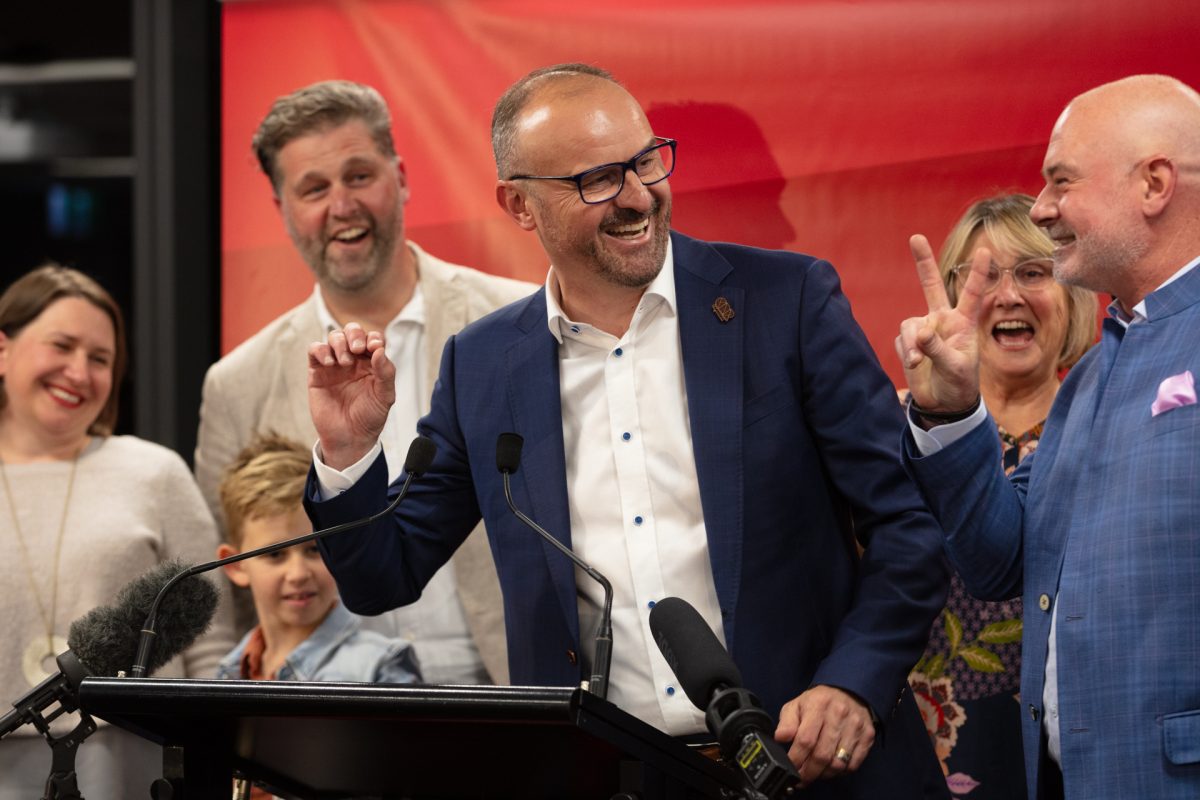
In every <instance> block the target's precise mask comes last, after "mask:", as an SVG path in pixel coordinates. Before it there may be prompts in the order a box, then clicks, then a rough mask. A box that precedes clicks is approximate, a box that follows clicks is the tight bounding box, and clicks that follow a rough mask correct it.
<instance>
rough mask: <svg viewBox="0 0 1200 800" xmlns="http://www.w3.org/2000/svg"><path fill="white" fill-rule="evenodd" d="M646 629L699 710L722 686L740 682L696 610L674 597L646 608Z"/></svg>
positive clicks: (718, 641) (717, 642) (732, 666)
mask: <svg viewBox="0 0 1200 800" xmlns="http://www.w3.org/2000/svg"><path fill="white" fill-rule="evenodd" d="M650 632H651V633H652V634H654V641H655V642H657V643H658V649H659V650H661V651H662V654H663V658H665V659H666V660H667V664H668V665H670V667H671V671H672V672H674V673H675V677H676V678H678V679H679V685H680V686H681V687H683V691H684V693H685V694H686V695H687V696H688V699H689V700H691V701H692V705H694V706H696V708H698V709H700V710H701V711H703V710H705V709H706V708H708V703H709V700H711V699H712V696H713V693H714V692H715V691H717V689H719V688H721V687H722V686H741V685H742V674H741V672H739V671H738V668H737V665H736V664H734V663H733V659H732V658H730V657H729V653H728V652H727V651H726V650H725V647H724V646H723V645H722V644H721V640H720V639H718V638H717V635H716V634H715V633H713V632H712V628H710V627H708V623H707V622H705V621H704V618H703V617H701V616H700V612H699V611H697V610H696V609H694V608H692V606H691V605H690V604H689V603H688V602H687V601H686V600H681V599H679V598H678V597H664V598H663V599H662V600H659V601H658V602H657V603H655V604H654V608H652V609H650Z"/></svg>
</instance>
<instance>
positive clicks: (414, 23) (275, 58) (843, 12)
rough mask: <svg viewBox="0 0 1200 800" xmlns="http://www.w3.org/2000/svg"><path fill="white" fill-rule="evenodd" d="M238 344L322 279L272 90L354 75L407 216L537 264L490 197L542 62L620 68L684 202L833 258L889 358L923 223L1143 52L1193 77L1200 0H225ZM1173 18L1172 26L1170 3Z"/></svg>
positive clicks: (1142, 60)
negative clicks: (672, 146)
mask: <svg viewBox="0 0 1200 800" xmlns="http://www.w3.org/2000/svg"><path fill="white" fill-rule="evenodd" d="M222 8H223V33H224V53H223V69H224V73H223V96H222V109H223V122H222V148H223V162H222V236H223V242H222V252H223V265H222V308H223V319H222V348H223V350H228V349H229V348H231V347H232V346H234V345H236V344H237V343H238V342H240V341H242V340H243V339H245V338H246V337H247V336H249V335H250V334H252V333H253V332H254V331H256V330H257V329H258V328H260V327H261V326H262V325H263V324H265V323H266V322H267V321H269V320H270V319H272V318H273V317H275V316H276V315H278V314H279V313H281V312H282V311H284V310H285V309H287V308H288V307H290V306H291V305H294V304H296V303H297V302H299V301H300V300H301V299H303V298H304V297H305V296H307V295H308V294H309V292H311V290H312V278H311V275H310V274H309V272H308V270H307V268H306V267H305V266H304V265H303V263H302V262H301V261H300V259H299V257H298V256H297V255H296V254H295V252H294V251H293V249H292V247H291V245H290V243H289V242H288V240H287V236H286V233H285V232H284V229H283V225H282V223H281V222H280V220H279V216H278V214H277V212H276V211H275V208H274V206H273V205H272V203H271V196H270V189H269V186H268V183H267V181H266V179H265V178H263V177H262V176H261V175H260V174H258V173H257V171H256V167H255V164H254V160H253V157H252V156H251V154H250V149H249V142H250V137H251V135H252V134H253V132H254V128H255V126H256V125H257V123H258V121H259V120H260V119H261V118H262V116H263V115H264V114H265V113H266V111H267V109H268V107H269V106H270V103H271V101H272V100H273V99H274V98H275V97H277V96H278V95H280V94H283V93H286V92H289V91H291V90H293V89H295V88H297V87H298V86H302V85H304V84H307V83H310V82H312V81H316V80H323V79H327V78H349V79H352V80H359V81H363V82H365V83H370V84H372V85H373V86H376V87H377V88H378V89H379V90H380V91H381V92H382V93H383V94H384V96H385V97H386V98H387V99H388V102H389V104H390V105H391V107H392V109H393V114H394V124H393V128H394V131H395V138H396V142H397V147H398V149H399V150H400V153H401V155H402V157H403V158H404V159H405V165H406V168H407V172H408V176H409V180H410V186H411V188H412V200H411V202H410V203H409V205H408V207H407V209H406V224H407V232H408V235H409V236H410V237H411V238H412V239H414V240H416V241H418V242H420V243H421V244H422V246H424V247H426V248H427V249H429V250H430V251H431V252H434V253H436V254H438V255H439V256H441V257H443V258H446V259H449V260H451V261H456V262H458V263H463V264H468V265H470V266H474V267H477V268H479V269H483V270H486V271H488V272H493V273H497V274H502V275H510V276H515V277H521V278H525V279H527V280H532V281H536V282H541V281H543V280H544V278H545V271H546V261H545V256H544V255H543V253H542V251H541V249H540V247H539V246H538V243H537V238H536V236H534V235H532V234H526V233H524V232H522V231H520V230H518V229H517V228H516V226H514V225H513V224H512V223H511V221H509V220H508V219H507V218H506V217H505V216H503V214H502V212H501V211H500V209H499V208H498V207H497V206H496V204H495V200H494V185H495V178H496V175H495V168H494V165H493V163H492V158H491V149H490V145H489V142H488V126H489V120H490V117H491V108H492V104H493V103H494V102H495V99H496V98H497V97H498V96H499V95H500V93H501V92H503V90H504V89H505V88H506V87H507V86H508V85H509V84H510V83H511V82H512V81H513V80H515V79H517V78H518V77H520V76H521V75H523V74H524V73H525V72H527V71H529V70H530V69H533V68H535V67H538V66H543V65H545V64H551V63H557V62H562V61H588V62H592V63H597V64H599V65H601V66H604V67H606V68H608V69H610V70H611V71H613V72H614V74H616V75H617V77H618V78H620V79H621V80H622V81H623V82H624V83H625V84H626V85H627V86H628V87H629V89H630V90H631V91H632V92H633V94H634V95H635V96H636V97H638V99H639V100H640V101H641V102H642V103H643V106H644V107H645V108H646V109H647V110H648V115H649V116H650V118H651V120H652V124H653V125H654V128H655V131H656V133H659V134H660V135H665V136H672V137H674V138H677V139H679V140H680V145H679V165H678V169H677V171H676V173H675V175H674V176H672V178H671V186H672V190H673V192H674V196H675V206H674V208H675V211H674V224H675V227H676V228H678V229H679V230H681V231H683V232H686V233H689V234H692V235H695V236H699V237H702V238H709V239H724V240H731V241H738V242H742V243H746V244H754V245H759V246H764V247H786V248H788V249H794V250H799V251H803V252H807V253H812V254H814V255H819V256H822V257H824V258H827V259H829V260H830V261H832V262H833V263H834V265H835V266H836V267H837V268H838V271H839V273H840V274H841V276H842V280H843V284H844V287H845V290H846V294H847V296H848V297H849V298H850V300H851V303H852V305H853V307H854V310H855V314H856V316H857V317H858V319H859V322H860V323H861V324H862V326H863V328H864V330H865V331H866V333H867V336H868V338H869V339H870V341H871V344H872V346H873V347H874V348H875V350H876V352H877V353H878V354H879V356H880V360H881V362H882V363H883V365H884V367H885V369H886V370H887V371H888V373H889V375H891V376H892V378H893V380H895V379H898V378H899V377H900V368H899V364H898V362H897V360H896V357H895V355H894V353H893V352H892V344H891V343H892V340H893V338H894V337H895V333H896V330H897V327H898V325H899V322H900V320H901V319H903V318H904V317H906V316H910V315H912V314H914V313H919V312H920V311H921V310H922V308H923V305H922V302H923V301H922V298H921V293H920V289H919V287H918V286H917V282H916V279H915V276H914V273H913V268H912V265H911V262H910V260H909V257H908V247H907V242H908V237H909V236H910V235H911V234H912V233H917V232H920V233H925V234H926V235H928V236H929V237H930V239H931V241H932V242H933V243H934V245H935V247H937V246H939V245H940V243H941V239H942V238H943V237H944V236H945V234H946V232H947V231H948V230H949V228H950V226H951V225H952V224H953V222H954V220H955V219H956V218H957V217H958V216H959V215H960V214H961V212H962V211H963V209H965V208H966V207H967V205H969V204H970V202H972V201H973V200H975V199H977V198H979V197H982V196H985V195H989V194H994V193H997V192H1001V191H1027V192H1033V193H1037V191H1038V190H1039V189H1040V188H1041V181H1040V178H1039V174H1038V173H1039V170H1040V168H1041V160H1042V154H1043V152H1044V148H1045V142H1046V139H1047V137H1048V135H1049V131H1050V128H1051V126H1052V125H1053V123H1054V120H1055V118H1056V117H1057V115H1058V113H1059V111H1060V110H1061V108H1062V106H1063V104H1064V103H1065V102H1066V101H1067V100H1069V99H1070V98H1071V97H1072V96H1074V95H1075V94H1077V93H1079V92H1080V91H1083V90H1085V89H1087V88H1089V87H1091V86H1094V85H1097V84H1099V83H1102V82H1104V81H1107V80H1112V79H1114V78H1118V77H1121V76H1123V75H1127V74H1132V73H1137V72H1162V73H1167V74H1172V75H1175V76H1176V77H1178V78H1180V79H1182V80H1184V81H1185V82H1187V83H1190V84H1192V85H1193V86H1196V85H1198V84H1200V60H1198V59H1196V58H1195V56H1194V49H1195V47H1194V45H1195V41H1196V40H1197V36H1198V34H1200V4H1198V3H1195V2H1193V0H1160V2H1159V3H1157V4H1156V10H1155V13H1154V14H1153V15H1151V14H1147V13H1146V9H1145V6H1144V4H1136V3H1133V2H1130V1H1129V0H1057V1H1056V2H1054V3H1045V2H1042V0H1011V1H1010V2H1008V3H1000V4H998V3H995V2H992V0H955V1H954V2H949V1H947V2H934V3H919V4H914V3H908V2H899V1H898V0H887V1H885V0H863V2H857V3H829V2H793V1H791V0H789V1H786V2H785V0H773V1H772V2H747V3H738V4H730V3H727V2H717V0H707V1H706V2H698V1H697V0H688V1H686V2H685V1H684V0H659V2H657V3H655V4H654V5H653V6H652V7H647V6H645V4H643V3H634V2H630V0H610V2H608V3H605V4H602V5H599V4H575V3H557V2H551V1H550V0H490V2H487V3H469V2H458V3H412V2H401V1H399V0H397V1H395V2H387V1H386V0H341V2H338V3H329V2H311V1H308V0H287V1H286V2H284V1H281V0H257V1H254V2H250V1H244V2H238V3H226V4H224V5H223V7H222ZM1164 19H1169V20H1171V24H1170V25H1169V26H1165V27H1164V26H1163V25H1161V24H1160V23H1161V21H1162V20H1164Z"/></svg>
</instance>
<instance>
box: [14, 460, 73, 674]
mask: <svg viewBox="0 0 1200 800" xmlns="http://www.w3.org/2000/svg"><path fill="white" fill-rule="evenodd" d="M79 452H82V448H80V451H79ZM79 452H77V453H75V457H74V458H72V459H71V471H70V473H69V474H68V476H67V493H66V496H65V497H64V498H63V512H62V519H61V520H60V521H59V523H58V536H57V538H56V540H55V542H54V569H53V572H52V573H51V576H50V612H49V613H46V606H45V604H43V603H42V596H41V593H40V592H39V591H38V585H37V581H36V580H35V579H34V568H33V560H32V559H31V558H30V557H29V548H28V547H27V546H26V544H25V537H24V535H23V534H22V533H21V524H20V522H19V521H18V520H17V504H16V500H15V499H14V497H13V493H12V489H11V488H10V487H9V485H8V470H7V469H6V468H5V466H4V461H3V460H0V482H3V484H4V498H5V500H7V501H8V512H9V516H10V517H11V518H12V525H13V533H14V534H15V535H16V537H17V544H18V545H19V546H20V548H21V559H22V560H23V561H24V562H25V573H26V575H27V576H28V578H29V588H30V590H31V591H32V592H33V601H34V603H35V604H36V605H37V610H38V616H39V617H41V619H42V625H43V627H44V628H45V630H46V635H45V637H44V638H43V637H42V636H40V635H39V636H35V637H34V639H33V641H31V642H30V643H29V646H28V647H26V648H25V652H24V654H23V655H22V657H21V669H22V671H23V672H24V673H25V680H27V681H29V685H30V686H37V685H38V684H39V683H41V682H42V681H43V680H45V679H46V678H48V677H49V676H50V675H53V674H54V673H55V672H57V671H58V667H57V666H56V664H55V660H54V659H55V657H56V656H57V655H58V654H59V653H61V652H63V651H64V650H66V649H67V640H66V639H65V638H64V637H62V636H57V635H55V633H54V619H55V615H56V614H57V613H58V563H59V559H60V558H61V557H62V543H63V534H65V533H66V530H67V514H68V511H69V509H70V506H71V491H72V490H73V489H74V488H75V468H76V466H78V464H79Z"/></svg>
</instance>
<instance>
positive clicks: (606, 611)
mask: <svg viewBox="0 0 1200 800" xmlns="http://www.w3.org/2000/svg"><path fill="white" fill-rule="evenodd" d="M524 445H525V440H524V439H523V438H521V436H520V435H518V434H516V433H502V434H500V438H499V439H498V440H497V441H496V468H497V469H499V470H500V474H502V475H503V476H504V499H505V500H507V501H508V507H509V508H510V509H512V512H513V513H514V514H516V515H517V519H519V520H521V522H524V523H525V524H526V525H528V526H529V527H530V528H533V529H534V530H535V531H537V532H538V533H539V534H541V537H542V538H543V539H545V540H546V541H547V542H549V543H550V544H552V545H554V546H555V547H556V548H558V550H559V552H560V553H562V554H563V555H565V556H566V557H567V558H569V559H571V561H573V562H574V563H575V566H577V567H579V568H580V569H581V570H583V571H584V572H586V573H587V574H588V575H590V576H591V578H592V580H594V581H596V582H597V583H599V584H600V586H601V587H602V588H603V589H604V608H603V610H602V611H601V614H600V624H599V626H598V627H597V629H596V655H595V658H593V659H592V674H591V677H589V678H588V681H587V686H585V687H584V688H586V689H587V690H588V691H589V692H591V693H592V694H594V695H596V696H597V697H599V698H601V699H603V698H605V697H606V696H607V695H608V673H609V669H610V668H611V666H612V603H613V590H612V584H611V583H609V582H608V578H605V577H604V576H603V575H601V574H600V573H599V572H597V571H596V570H595V569H593V568H592V567H591V566H590V565H588V564H587V563H585V562H584V560H583V559H582V558H580V557H579V556H577V555H575V552H574V551H573V550H571V548H569V547H567V546H566V545H565V544H563V543H562V542H560V541H559V540H558V539H555V538H554V537H553V536H551V535H550V534H549V533H547V532H546V530H545V529H544V528H543V527H542V526H541V525H538V524H537V523H536V522H534V521H533V520H531V519H530V518H529V517H527V516H525V514H524V513H522V511H521V509H519V508H517V505H516V503H514V502H513V497H512V487H511V486H510V485H509V483H510V481H509V477H510V476H511V475H513V474H514V473H516V471H517V469H518V468H519V467H520V465H521V448H522V447H524Z"/></svg>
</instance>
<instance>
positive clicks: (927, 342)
mask: <svg viewBox="0 0 1200 800" xmlns="http://www.w3.org/2000/svg"><path fill="white" fill-rule="evenodd" d="M908 245H909V247H910V248H911V249H912V254H913V259H914V260H915V261H916V262H917V278H918V279H919V280H920V281H921V290H922V291H923V292H924V293H925V302H926V304H927V305H928V306H929V313H928V314H926V315H925V316H923V317H909V318H908V319H906V320H904V322H902V323H900V335H899V336H897V337H896V355H898V356H900V363H901V364H902V365H903V366H904V378H905V380H906V381H907V382H908V390H909V392H911V393H912V399H913V402H914V403H916V404H917V405H918V406H920V407H921V408H923V409H925V410H927V411H936V412H943V413H948V412H955V411H961V410H963V409H965V408H969V407H970V406H971V404H972V403H974V402H975V400H976V398H978V397H979V339H978V333H977V328H978V325H979V316H980V313H981V311H982V308H983V294H982V292H981V291H980V289H981V288H982V286H983V284H984V280H985V278H986V277H987V271H988V265H989V263H990V262H991V258H992V255H991V253H989V252H988V251H987V250H986V249H985V248H980V249H978V250H976V251H975V254H974V256H973V257H972V258H971V273H970V275H969V276H968V277H967V281H966V284H965V285H964V286H963V287H962V289H961V290H960V291H959V292H958V303H957V305H955V306H953V307H951V305H950V300H949V299H948V298H947V296H946V287H945V285H944V284H943V283H942V276H941V275H940V274H939V272H938V265H937V261H936V260H935V259H934V257H933V250H932V249H930V247H929V242H928V241H927V240H926V239H925V237H924V236H921V235H920V234H918V235H916V236H913V237H912V238H911V239H909V241H908Z"/></svg>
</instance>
